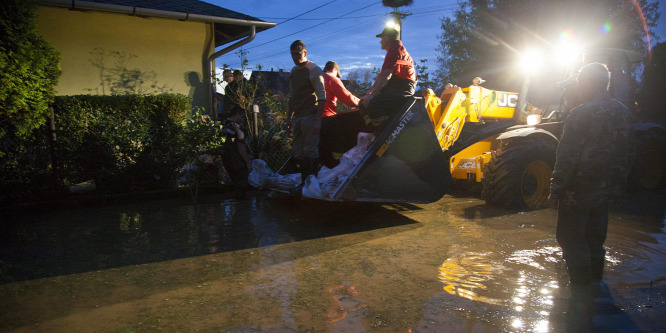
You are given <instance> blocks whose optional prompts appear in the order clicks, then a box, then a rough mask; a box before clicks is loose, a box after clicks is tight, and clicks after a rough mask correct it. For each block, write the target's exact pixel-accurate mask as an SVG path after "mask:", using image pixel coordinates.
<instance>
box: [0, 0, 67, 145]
mask: <svg viewBox="0 0 666 333" xmlns="http://www.w3.org/2000/svg"><path fill="white" fill-rule="evenodd" d="M35 10H36V5H35V3H34V1H32V0H30V1H25V0H5V1H2V2H0V82H2V83H1V84H0V117H2V125H0V139H2V138H5V137H6V136H7V135H11V136H15V137H17V138H22V137H25V136H27V135H29V133H30V132H31V131H32V130H34V129H36V128H38V127H39V126H41V125H43V124H44V123H45V122H46V119H47V114H48V107H49V103H51V102H52V101H53V98H54V96H55V92H54V87H55V85H56V83H57V80H58V77H59V76H60V55H59V54H58V52H57V51H56V50H55V49H54V48H53V46H51V44H50V43H48V42H47V41H46V40H44V38H42V36H41V35H40V34H39V32H38V31H37V17H36V14H35ZM4 152H5V148H4V147H3V148H0V156H2V155H4Z"/></svg>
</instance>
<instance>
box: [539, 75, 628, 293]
mask: <svg viewBox="0 0 666 333" xmlns="http://www.w3.org/2000/svg"><path fill="white" fill-rule="evenodd" d="M609 82H610V73H609V72H608V69H607V68H606V67H605V66H604V65H602V64H599V63H592V64H589V65H586V66H583V67H582V68H581V69H580V71H579V73H578V77H577V85H576V89H575V91H576V92H577V94H578V96H577V97H575V98H573V97H571V96H570V97H568V98H567V102H568V103H571V102H572V101H573V100H575V101H576V102H575V103H579V102H580V103H581V104H580V105H578V106H576V107H575V108H573V109H572V110H571V111H570V112H569V115H568V116H567V118H566V121H565V125H564V132H563V134H562V138H561V140H560V144H559V146H558V147H557V159H556V162H555V169H554V171H553V179H552V184H551V187H550V197H549V199H548V200H549V204H550V206H551V207H552V208H554V209H558V210H559V211H558V216H557V231H556V233H557V241H558V243H559V244H560V246H561V247H562V255H563V257H564V260H565V262H566V264H567V269H568V271H569V279H570V282H571V288H572V291H573V293H574V294H576V293H578V294H589V293H595V292H596V291H598V290H599V286H600V283H601V280H602V277H603V270H604V260H605V255H606V250H605V249H604V246H603V244H604V242H605V240H606V231H607V227H608V202H609V200H612V199H614V198H618V197H619V196H621V195H622V193H623V191H624V187H625V185H626V181H627V176H628V171H629V164H630V159H631V154H632V151H633V150H632V149H633V139H632V121H631V112H630V111H629V109H628V108H627V107H626V106H624V105H623V104H622V103H620V102H618V101H616V100H614V99H613V98H611V97H610V95H609V93H608V85H609ZM574 296H575V295H574Z"/></svg>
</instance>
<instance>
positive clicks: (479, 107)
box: [425, 86, 518, 150]
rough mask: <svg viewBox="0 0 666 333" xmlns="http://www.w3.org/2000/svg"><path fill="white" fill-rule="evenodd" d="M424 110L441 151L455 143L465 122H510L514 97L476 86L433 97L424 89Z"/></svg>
mask: <svg viewBox="0 0 666 333" xmlns="http://www.w3.org/2000/svg"><path fill="white" fill-rule="evenodd" d="M425 98H426V101H425V104H426V110H427V112H428V116H429V117H430V121H431V122H432V125H433V129H434V130H435V134H436V135H437V140H438V141H439V145H440V146H441V147H442V150H448V149H449V148H450V147H451V145H453V143H455V142H456V140H458V137H459V136H460V131H461V130H462V128H463V126H464V125H465V123H466V122H474V123H483V122H484V121H486V120H507V119H514V117H515V116H516V107H517V104H518V94H517V93H513V92H506V91H496V90H490V89H485V88H482V87H479V86H470V87H467V88H459V87H453V88H449V89H446V90H444V92H443V93H442V95H441V96H440V97H437V96H436V95H435V93H434V92H433V91H432V90H430V89H429V90H428V94H427V96H426V97H425Z"/></svg>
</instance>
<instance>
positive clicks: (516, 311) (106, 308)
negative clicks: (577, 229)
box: [0, 191, 666, 332]
mask: <svg viewBox="0 0 666 333" xmlns="http://www.w3.org/2000/svg"><path fill="white" fill-rule="evenodd" d="M665 211H666V194H657V193H654V192H646V193H634V194H632V195H631V197H630V198H629V199H628V201H627V202H623V203H618V204H616V205H614V206H613V208H611V213H610V218H611V221H610V224H609V233H608V238H607V241H606V247H607V249H608V253H607V261H608V265H607V269H606V274H605V280H606V282H607V285H608V287H609V289H610V292H611V296H612V303H610V304H605V309H604V311H603V312H602V313H597V314H592V316H594V317H593V320H594V324H595V328H596V329H597V330H598V331H600V332H663V331H664V327H666V227H665V216H664V215H665ZM556 216H557V212H556V211H554V210H550V209H543V210H538V211H531V212H509V211H505V210H502V209H499V208H496V207H492V206H488V205H485V203H484V202H483V201H482V200H480V199H477V198H474V197H466V196H459V197H456V196H450V195H447V196H445V197H444V198H443V199H441V200H440V201H438V202H435V203H432V204H427V205H409V204H370V203H353V202H351V203H349V202H347V203H335V202H325V201H317V200H312V199H306V200H295V199H291V198H285V197H283V196H281V195H275V194H272V193H269V192H261V191H256V192H251V193H250V194H249V195H248V197H247V198H246V199H245V200H244V201H242V202H235V201H230V200H225V199H224V198H217V197H215V196H208V197H204V198H203V199H202V200H201V202H200V203H199V204H198V205H193V204H191V203H190V202H188V201H187V199H170V200H163V201H146V202H139V203H133V204H125V205H116V206H106V207H91V208H79V209H77V210H63V211H56V212H20V213H18V212H14V213H11V214H9V213H6V214H3V215H0V218H2V223H1V228H2V229H1V230H0V241H1V244H0V331H2V332H92V331H95V332H155V331H166V332H194V331H200V332H563V331H565V326H566V323H567V321H571V320H575V319H576V318H572V316H571V315H568V314H567V305H568V300H567V299H568V297H569V290H568V287H567V283H566V282H567V281H568V275H567V274H566V269H565V266H564V263H563V260H562V259H561V250H560V248H559V246H558V244H557V242H556V240H555V223H556Z"/></svg>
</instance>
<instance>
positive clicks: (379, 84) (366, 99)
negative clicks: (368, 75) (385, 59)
mask: <svg viewBox="0 0 666 333" xmlns="http://www.w3.org/2000/svg"><path fill="white" fill-rule="evenodd" d="M392 75H393V69H392V68H387V69H385V70H383V71H382V72H381V73H380V74H379V76H378V77H377V80H375V83H374V84H373V85H372V88H370V91H369V92H368V93H367V94H366V95H365V96H363V97H362V98H361V103H363V104H364V105H365V106H366V107H367V106H368V103H370V100H372V99H373V98H375V96H377V94H379V92H381V91H382V89H384V87H385V86H386V84H387V83H388V81H389V80H390V79H391V76H392Z"/></svg>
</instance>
